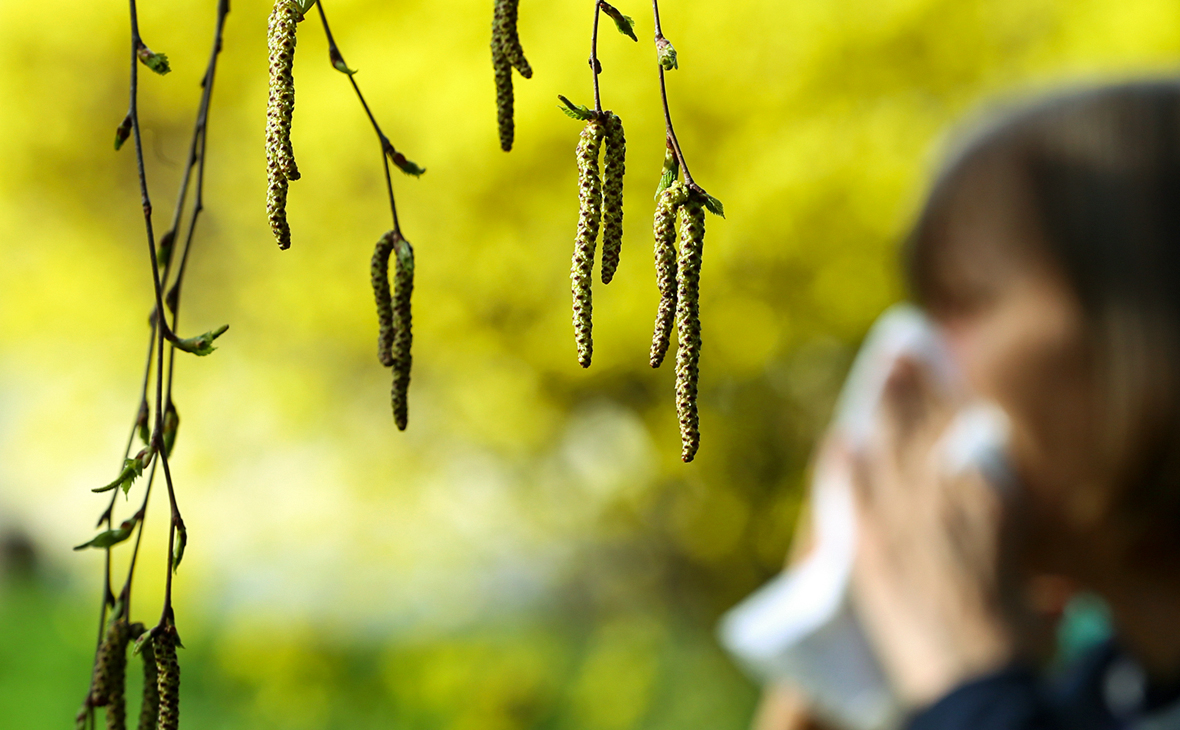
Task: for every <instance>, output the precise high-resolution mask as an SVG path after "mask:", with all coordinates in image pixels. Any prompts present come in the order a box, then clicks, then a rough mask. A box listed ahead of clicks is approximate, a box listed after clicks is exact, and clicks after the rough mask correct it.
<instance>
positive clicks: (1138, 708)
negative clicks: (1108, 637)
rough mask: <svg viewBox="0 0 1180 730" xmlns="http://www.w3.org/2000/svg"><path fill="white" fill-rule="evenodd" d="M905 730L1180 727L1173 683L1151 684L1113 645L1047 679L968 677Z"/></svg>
mask: <svg viewBox="0 0 1180 730" xmlns="http://www.w3.org/2000/svg"><path fill="white" fill-rule="evenodd" d="M908 727H909V730H1180V686H1174V687H1152V686H1149V685H1148V684H1147V683H1146V682H1145V681H1144V675H1143V673H1142V671H1141V670H1139V669H1138V667H1136V665H1135V664H1134V663H1133V662H1132V661H1130V660H1129V659H1128V658H1127V656H1126V655H1125V654H1124V653H1123V652H1121V651H1120V650H1119V649H1118V647H1117V646H1116V645H1115V644H1114V643H1113V642H1105V643H1103V644H1101V645H1099V646H1097V647H1095V648H1094V649H1093V650H1091V651H1090V652H1088V653H1087V654H1086V655H1084V656H1083V657H1082V658H1081V659H1079V660H1078V661H1077V662H1075V664H1074V665H1073V666H1072V667H1070V668H1069V669H1068V670H1067V671H1066V672H1064V673H1062V674H1061V675H1060V676H1058V677H1055V678H1053V679H1049V680H1046V679H1044V678H1042V677H1041V676H1040V675H1038V674H1037V673H1036V672H1034V671H1032V670H1030V669H1025V668H1018V667H1014V668H1010V669H1006V670H1003V671H1001V672H997V673H995V674H992V675H989V676H987V677H983V678H980V679H977V680H974V681H971V682H968V683H966V684H964V685H962V686H961V687H959V688H958V689H956V690H954V691H953V692H951V693H950V694H949V695H947V696H946V697H943V698H942V699H941V700H939V701H938V702H936V703H934V704H933V705H932V706H930V707H928V708H926V709H925V710H923V711H922V712H920V713H918V714H917V715H916V716H915V717H913V718H912V719H911V720H910V723H909V726H908Z"/></svg>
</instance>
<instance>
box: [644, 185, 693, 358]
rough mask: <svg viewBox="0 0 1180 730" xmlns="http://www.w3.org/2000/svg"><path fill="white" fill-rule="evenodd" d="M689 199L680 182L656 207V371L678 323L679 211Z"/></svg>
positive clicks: (653, 354) (653, 349) (653, 348)
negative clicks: (657, 304)
mask: <svg viewBox="0 0 1180 730" xmlns="http://www.w3.org/2000/svg"><path fill="white" fill-rule="evenodd" d="M687 196H688V190H687V189H686V188H685V187H684V186H683V185H681V184H680V183H679V182H673V183H672V185H671V186H670V187H669V188H668V189H667V190H665V191H664V192H663V194H662V195H660V200H659V202H658V203H657V204H656V217H655V226H654V228H655V237H656V249H655V254H656V288H657V289H659V291H660V304H659V308H658V309H657V310H656V326H655V330H654V332H652V337H651V366H652V367H653V368H658V367H659V366H660V364H661V363H663V362H664V356H665V355H666V354H667V353H668V343H669V341H670V340H671V339H672V325H673V324H674V323H675V320H676V211H677V210H679V208H680V206H681V205H682V204H683V203H684V201H685V199H686V198H687Z"/></svg>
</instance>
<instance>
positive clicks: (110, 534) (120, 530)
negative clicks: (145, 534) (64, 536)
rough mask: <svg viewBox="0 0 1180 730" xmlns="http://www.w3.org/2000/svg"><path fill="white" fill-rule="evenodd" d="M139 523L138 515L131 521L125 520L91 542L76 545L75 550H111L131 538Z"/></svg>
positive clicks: (99, 534)
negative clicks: (110, 548)
mask: <svg viewBox="0 0 1180 730" xmlns="http://www.w3.org/2000/svg"><path fill="white" fill-rule="evenodd" d="M138 521H139V516H138V515H136V516H134V517H132V518H131V519H129V520H123V523H122V524H121V525H119V526H118V527H116V528H115V529H113V530H105V531H103V532H100V533H98V534H97V535H96V536H95V537H94V539H93V540H91V541H90V542H84V543H82V544H81V545H76V546H75V547H74V549H75V550H85V549H86V548H109V547H113V546H115V545H118V544H119V543H121V542H123V541H124V540H126V539H127V538H129V537H131V531H132V530H134V529H135V523H136V522H138Z"/></svg>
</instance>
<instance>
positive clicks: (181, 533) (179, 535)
mask: <svg viewBox="0 0 1180 730" xmlns="http://www.w3.org/2000/svg"><path fill="white" fill-rule="evenodd" d="M186 545H188V530H186V529H185V528H184V525H177V526H176V549H175V550H174V551H173V553H172V572H173V573H175V572H176V569H177V568H179V567H180V561H181V560H182V559H183V558H184V548H185V546H186Z"/></svg>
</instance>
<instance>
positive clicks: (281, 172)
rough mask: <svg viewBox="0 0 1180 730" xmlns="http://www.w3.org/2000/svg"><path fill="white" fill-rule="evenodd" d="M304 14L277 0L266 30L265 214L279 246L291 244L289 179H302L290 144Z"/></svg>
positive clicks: (291, 3) (285, 0) (287, 0)
mask: <svg viewBox="0 0 1180 730" xmlns="http://www.w3.org/2000/svg"><path fill="white" fill-rule="evenodd" d="M302 19H303V14H302V13H301V12H300V10H299V6H298V5H296V4H295V2H294V0H276V2H275V6H274V10H272V11H271V14H270V23H269V25H268V30H267V48H268V49H269V51H270V93H269V96H268V98H267V103H266V175H267V188H266V214H267V218H269V220H270V227H271V231H272V232H273V233H274V236H275V240H277V241H278V244H279V248H282V249H286V248H289V247H290V246H291V230H290V227H289V226H288V225H287V183H288V182H289V181H291V180H298V179H299V168H298V167H296V165H295V153H294V151H293V150H292V148H291V115H292V113H293V112H294V110H295V78H294V76H293V74H292V69H293V67H294V63H295V24H296V23H298V22H299V21H300V20H302Z"/></svg>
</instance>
